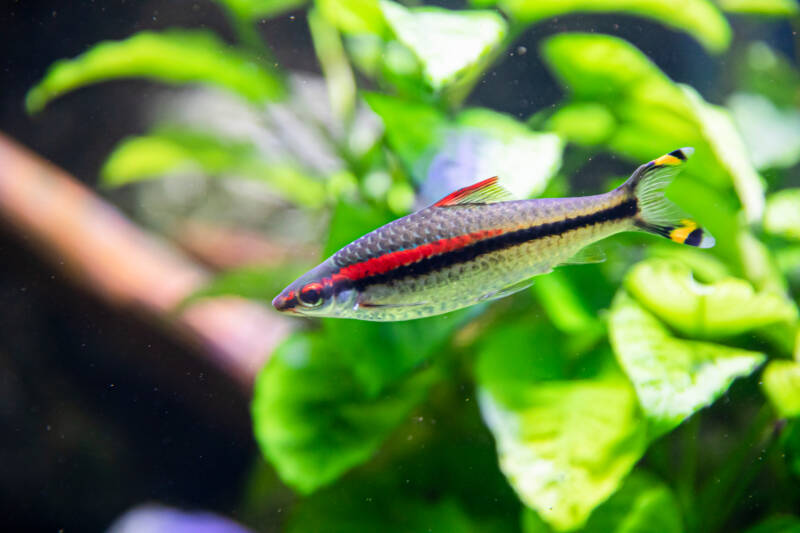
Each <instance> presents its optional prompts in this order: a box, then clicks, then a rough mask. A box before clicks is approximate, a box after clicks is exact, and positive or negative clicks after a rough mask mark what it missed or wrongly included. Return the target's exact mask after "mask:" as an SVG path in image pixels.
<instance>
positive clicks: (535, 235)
mask: <svg viewBox="0 0 800 533" xmlns="http://www.w3.org/2000/svg"><path fill="white" fill-rule="evenodd" d="M637 209H638V207H637V202H636V199H635V198H631V199H629V200H626V201H624V202H622V203H620V204H617V205H616V206H614V207H610V208H607V209H601V210H600V211H597V212H595V213H591V214H589V215H583V216H578V217H574V218H566V219H564V220H559V221H558V222H549V223H545V224H538V225H535V226H531V227H528V228H523V229H520V230H516V231H511V232H508V233H503V234H501V235H498V236H497V237H491V238H488V239H484V240H482V241H478V242H476V243H474V244H470V245H468V246H465V247H464V248H461V249H459V250H453V251H452V252H446V253H443V254H439V255H435V256H432V257H428V258H426V259H423V260H421V261H418V262H416V263H413V264H411V265H404V266H401V267H398V268H395V269H394V270H390V271H388V272H384V273H383V274H376V275H374V276H367V277H365V278H362V279H359V280H357V281H353V282H351V281H348V280H342V289H344V288H349V287H350V286H353V287H355V288H357V289H364V288H365V287H368V286H370V285H378V284H381V283H386V282H389V281H391V280H396V279H402V278H405V277H408V276H423V275H425V274H429V273H431V272H434V271H436V270H440V269H444V268H447V267H449V266H452V265H456V264H459V263H466V262H467V261H471V260H472V259H475V258H476V257H478V256H480V255H483V254H488V253H492V252H497V251H499V250H503V249H506V248H511V247H512V246H518V245H520V244H524V243H526V242H530V241H533V240H536V239H543V238H545V237H552V236H554V235H561V234H563V233H566V232H568V231H572V230H576V229H580V228H584V227H586V226H591V225H594V224H602V223H604V222H611V221H613V220H620V219H623V218H628V217H632V216H634V215H635V214H636V212H637Z"/></svg>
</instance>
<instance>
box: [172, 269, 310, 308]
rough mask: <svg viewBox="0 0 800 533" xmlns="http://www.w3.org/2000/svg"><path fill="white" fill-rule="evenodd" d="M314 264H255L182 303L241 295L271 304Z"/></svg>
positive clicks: (217, 280) (231, 272)
mask: <svg viewBox="0 0 800 533" xmlns="http://www.w3.org/2000/svg"><path fill="white" fill-rule="evenodd" d="M312 266H313V265H309V264H304V263H296V264H295V263H289V264H282V265H278V266H273V267H264V266H253V267H243V268H238V269H236V270H229V271H227V272H223V273H221V274H219V275H218V276H217V277H215V278H214V279H212V280H211V281H210V282H209V283H208V284H207V285H205V286H203V287H201V288H200V289H198V290H197V291H195V292H194V293H192V294H191V295H190V296H189V297H188V298H186V299H185V300H184V301H183V302H182V303H181V305H186V304H188V303H190V302H193V301H195V300H198V299H201V298H214V297H217V296H240V297H242V298H249V299H251V300H256V301H259V302H262V303H266V304H269V303H270V302H271V301H272V299H273V298H274V297H275V296H276V295H277V294H278V293H280V291H282V290H283V288H284V287H286V286H287V285H288V284H289V283H291V282H292V281H294V280H295V279H297V278H298V277H299V276H300V275H301V274H303V273H304V272H306V271H307V270H309V269H310V268H311V267H312Z"/></svg>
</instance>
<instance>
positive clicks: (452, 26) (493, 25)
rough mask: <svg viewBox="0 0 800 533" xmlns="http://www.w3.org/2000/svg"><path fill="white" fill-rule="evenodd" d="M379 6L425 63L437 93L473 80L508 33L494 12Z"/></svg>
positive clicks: (386, 3)
mask: <svg viewBox="0 0 800 533" xmlns="http://www.w3.org/2000/svg"><path fill="white" fill-rule="evenodd" d="M380 6H381V11H382V12H383V15H384V17H385V19H386V22H387V23H388V24H389V27H390V28H391V30H392V32H393V33H394V34H395V36H396V37H397V40H398V41H399V42H401V43H402V44H404V45H405V46H407V47H408V48H409V49H410V50H411V51H412V52H413V53H414V55H416V56H417V58H418V59H419V60H420V62H421V63H422V68H423V74H424V76H425V80H426V81H427V82H428V84H429V85H430V87H431V88H432V89H433V90H434V91H440V90H442V89H444V88H445V87H446V86H448V85H453V84H455V83H458V82H460V83H464V82H465V81H474V80H475V78H476V77H477V75H478V74H479V73H480V71H481V70H482V68H483V67H484V66H485V65H486V63H487V60H488V59H490V58H491V55H492V53H493V52H494V51H495V49H496V48H497V47H498V46H499V44H500V42H501V41H502V40H503V38H504V37H505V35H506V32H507V30H508V29H507V26H506V22H505V20H504V19H503V18H502V17H501V16H499V15H498V14H497V13H495V12H493V11H452V10H449V9H442V8H439V7H417V8H406V7H404V6H402V5H401V4H398V3H395V2H392V1H390V0H381V2H380Z"/></svg>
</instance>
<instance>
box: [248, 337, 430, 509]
mask: <svg viewBox="0 0 800 533" xmlns="http://www.w3.org/2000/svg"><path fill="white" fill-rule="evenodd" d="M348 349H349V348H348V346H336V345H333V344H332V343H331V342H330V341H329V340H328V339H327V338H326V337H325V336H323V335H321V334H319V333H303V334H295V335H293V336H291V337H290V338H289V339H287V340H286V341H284V342H283V343H282V344H281V345H280V346H279V347H278V349H277V350H276V351H275V352H274V353H273V354H272V357H271V358H270V360H269V362H268V363H267V365H266V366H265V367H264V369H263V370H262V371H261V373H260V374H259V376H258V379H257V380H256V385H255V390H254V393H253V401H252V416H253V431H254V433H255V436H256V440H257V441H258V443H259V445H260V447H261V451H262V452H263V453H264V455H265V456H266V457H267V458H268V459H269V460H270V462H271V463H272V464H273V465H274V466H275V469H276V470H277V471H278V474H279V475H280V477H281V479H283V480H284V481H285V482H286V483H287V484H289V485H291V486H292V487H294V488H295V489H297V490H298V491H300V492H302V493H310V492H312V491H314V490H316V489H317V488H319V487H321V486H323V485H326V484H328V483H330V482H331V481H333V480H334V479H336V478H337V477H339V476H340V475H341V474H342V473H344V472H345V471H347V470H349V469H350V468H351V467H353V466H355V465H357V464H360V463H362V462H364V461H366V460H367V459H369V457H371V456H372V455H373V454H374V453H375V451H376V450H377V449H378V447H379V446H380V444H381V442H383V440H384V439H385V438H386V436H387V435H388V434H389V433H390V432H391V431H392V429H394V427H395V426H396V425H397V424H398V423H399V422H400V421H401V420H402V419H403V418H405V417H406V416H407V414H408V412H409V411H410V410H411V408H412V407H413V406H414V405H416V404H417V403H418V402H419V401H420V400H421V399H422V398H423V397H424V396H425V394H426V393H427V390H428V388H429V386H430V385H431V383H432V382H433V381H434V380H435V379H436V375H437V369H436V368H435V367H434V368H429V369H427V370H424V371H421V372H418V373H416V374H413V375H410V376H408V377H407V378H406V379H404V380H402V381H399V382H396V383H395V384H393V385H391V386H388V387H385V388H384V389H383V390H381V391H379V392H377V391H367V390H366V389H365V387H364V386H363V384H362V383H361V381H360V380H359V378H358V377H357V376H356V375H355V374H354V369H353V367H352V365H350V364H347V363H346V362H345V360H344V359H343V358H342V356H341V353H342V352H343V351H345V350H348Z"/></svg>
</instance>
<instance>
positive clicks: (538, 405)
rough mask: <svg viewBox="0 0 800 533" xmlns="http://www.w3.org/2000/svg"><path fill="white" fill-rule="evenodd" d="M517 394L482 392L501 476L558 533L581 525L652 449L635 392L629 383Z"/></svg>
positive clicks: (536, 386)
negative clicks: (646, 435)
mask: <svg viewBox="0 0 800 533" xmlns="http://www.w3.org/2000/svg"><path fill="white" fill-rule="evenodd" d="M510 392H511V391H508V390H506V391H504V392H503V394H502V396H503V398H502V399H500V398H499V397H498V396H497V393H496V392H494V390H493V386H492V384H491V383H487V384H482V385H481V388H480V389H479V402H480V407H481V413H482V414H483V417H484V420H485V421H486V424H487V425H488V426H489V429H490V430H491V431H492V433H493V434H494V437H495V440H496V443H497V453H498V456H499V458H500V468H501V470H502V471H503V472H504V473H505V475H506V477H507V478H508V480H509V482H510V483H511V485H512V487H514V490H515V491H516V492H517V494H518V495H519V497H520V499H521V500H522V501H523V502H524V503H525V504H526V505H528V506H529V507H531V508H533V509H535V510H536V512H537V513H538V514H539V515H540V516H541V517H542V519H544V520H545V521H546V522H547V523H548V524H550V525H551V526H552V527H553V528H554V529H556V530H558V531H566V530H571V529H575V528H577V527H580V526H581V525H582V524H583V523H584V522H585V521H586V519H587V518H588V517H589V514H591V512H592V510H593V509H594V508H595V507H596V506H597V505H599V504H600V503H602V502H603V501H604V500H605V499H606V498H608V497H609V496H610V495H611V494H612V493H613V492H614V491H615V490H616V489H617V487H618V486H619V484H620V483H621V482H622V480H623V478H624V477H625V476H626V475H627V474H628V472H629V471H630V469H631V468H632V467H633V465H634V464H635V463H636V462H637V461H638V460H639V459H640V458H641V456H642V454H643V453H644V451H645V448H646V438H645V425H644V424H643V423H642V419H641V413H640V411H639V408H638V405H637V403H636V397H635V394H634V393H633V391H632V390H631V388H630V385H629V384H628V383H627V382H625V381H623V380H609V381H595V380H574V381H545V382H537V381H529V382H528V383H527V384H526V386H522V385H521V384H519V385H517V386H515V387H514V391H513V395H512V394H510ZM512 396H514V398H512Z"/></svg>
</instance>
